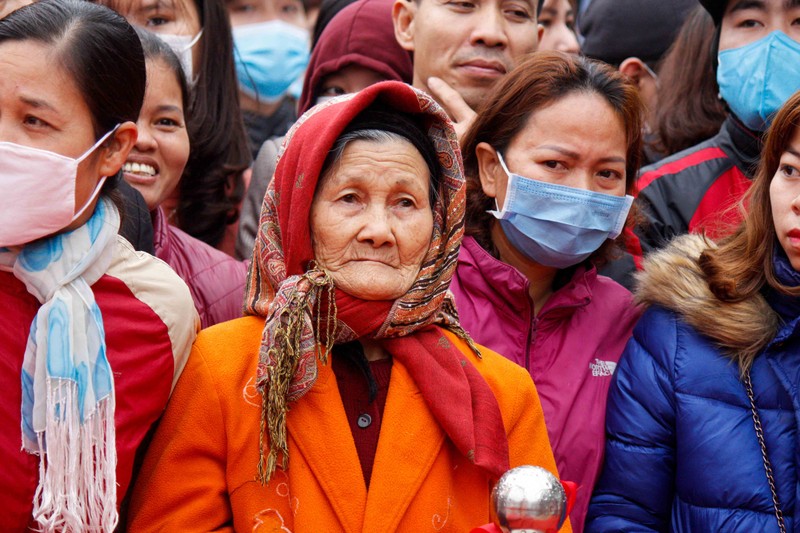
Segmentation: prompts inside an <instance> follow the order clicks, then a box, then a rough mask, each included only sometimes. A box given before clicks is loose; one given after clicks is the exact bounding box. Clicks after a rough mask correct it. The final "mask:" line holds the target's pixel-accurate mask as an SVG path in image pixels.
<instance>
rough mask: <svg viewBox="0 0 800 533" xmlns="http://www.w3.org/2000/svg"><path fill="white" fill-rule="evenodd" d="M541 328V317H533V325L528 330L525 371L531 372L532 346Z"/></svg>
mask: <svg viewBox="0 0 800 533" xmlns="http://www.w3.org/2000/svg"><path fill="white" fill-rule="evenodd" d="M538 326H539V317H533V323H532V324H531V326H530V327H529V328H528V343H527V344H526V345H525V369H526V370H527V371H528V373H530V371H531V344H532V343H533V341H534V340H535V339H536V329H537V328H538Z"/></svg>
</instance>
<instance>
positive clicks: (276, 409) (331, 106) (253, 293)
mask: <svg viewBox="0 0 800 533" xmlns="http://www.w3.org/2000/svg"><path fill="white" fill-rule="evenodd" d="M378 102H379V103H380V104H381V105H382V106H384V107H388V108H390V109H394V110H396V111H398V112H402V113H409V114H412V115H416V116H417V117H418V118H419V119H420V120H422V121H423V122H424V124H426V128H427V133H428V136H429V138H430V139H431V140H432V141H433V143H434V146H435V148H436V151H437V154H438V160H439V164H440V165H441V169H442V180H441V183H440V186H439V191H438V193H439V194H438V199H437V201H436V203H435V205H434V206H433V215H434V216H433V218H434V224H433V233H432V237H431V243H430V247H429V248H428V251H427V253H426V255H425V257H424V259H423V262H422V266H421V268H420V271H419V274H418V276H417V278H416V280H415V282H414V283H413V285H412V286H411V288H410V289H409V290H408V292H407V293H406V294H405V295H403V296H401V297H400V298H398V299H397V300H394V301H379V302H376V301H365V300H361V299H359V298H358V295H351V294H347V293H344V292H343V291H341V290H339V289H337V288H336V287H335V285H334V283H333V281H332V280H331V278H330V276H329V274H328V273H327V272H325V271H324V270H323V269H321V268H319V267H318V266H317V265H316V263H315V262H314V256H313V250H312V243H311V236H310V227H309V213H310V209H311V203H312V200H313V197H314V192H315V190H316V186H317V182H318V180H319V177H320V173H321V169H322V164H323V162H324V160H325V158H326V156H327V154H328V151H329V150H330V148H331V147H332V146H333V144H334V142H335V141H336V139H337V138H338V136H339V135H340V134H341V132H342V131H343V130H344V129H345V127H346V126H347V125H348V124H349V123H350V122H351V121H352V120H353V119H354V118H355V117H356V116H357V115H358V113H359V112H361V111H362V110H364V109H366V108H367V107H369V106H370V105H371V104H373V103H378ZM464 209H465V188H464V177H463V169H462V163H461V155H460V151H459V148H458V141H457V139H456V136H455V132H454V130H453V128H452V125H451V123H450V121H449V120H448V118H447V115H446V114H445V113H444V111H443V110H442V109H441V108H440V107H439V106H438V104H436V103H435V102H434V101H433V100H432V99H431V98H430V97H428V96H427V95H425V94H424V93H421V92H419V91H416V90H415V89H413V88H411V87H410V86H408V85H405V84H403V83H400V82H392V81H390V82H384V83H380V84H377V85H373V86H371V87H369V88H367V89H365V90H363V91H361V92H360V93H357V94H355V95H352V96H347V97H343V98H337V99H335V100H332V101H330V102H328V103H325V104H322V105H319V106H316V107H314V108H312V109H311V110H310V111H309V112H307V113H306V114H305V115H303V116H302V117H301V118H300V119H299V120H298V122H297V123H296V124H295V125H294V126H293V128H292V129H291V130H290V132H289V134H288V135H287V138H286V141H285V143H284V146H283V148H282V153H281V154H279V160H278V165H277V167H276V171H275V176H274V178H273V180H272V182H271V183H270V185H269V189H268V190H267V194H266V196H265V198H264V203H263V206H262V213H261V220H260V228H259V232H258V235H257V237H256V244H255V250H254V256H253V262H252V264H251V266H250V272H249V275H248V282H247V290H246V295H245V311H246V313H248V314H252V315H258V316H264V317H266V323H265V327H264V333H263V337H262V343H261V350H260V361H259V365H258V372H257V387H258V390H259V391H260V392H261V394H262V399H263V409H262V421H261V437H262V438H261V443H260V445H261V459H260V461H259V465H258V474H259V479H260V480H261V481H262V482H263V483H266V482H268V481H269V479H270V477H271V475H272V473H273V472H274V470H275V468H276V467H277V466H280V467H281V468H283V469H286V468H287V467H288V445H287V437H286V413H287V411H288V409H289V404H290V403H291V402H294V401H298V400H299V399H300V398H302V396H303V395H304V394H306V393H307V392H308V391H309V390H310V389H311V388H312V387H313V385H314V382H315V381H316V379H317V361H322V362H323V363H327V356H328V354H329V352H330V349H331V347H332V346H333V344H337V343H343V342H349V341H352V340H354V339H358V338H371V339H376V340H378V341H379V342H380V344H381V345H382V347H383V348H384V349H385V350H386V351H387V352H388V353H390V354H391V355H392V357H393V358H395V360H397V361H398V362H400V364H402V365H403V366H405V367H406V368H407V370H408V371H409V374H410V375H411V377H412V378H413V379H414V381H415V383H416V384H417V386H418V387H419V389H420V392H421V393H422V396H423V397H424V399H425V401H426V404H427V406H428V408H429V409H430V411H431V413H432V414H433V416H434V417H435V418H436V420H437V421H438V422H439V424H440V425H441V426H442V428H443V429H444V431H445V432H446V433H447V435H448V437H449V438H450V440H451V441H452V442H453V444H454V445H455V446H456V448H457V449H458V450H459V451H460V452H461V453H462V454H464V456H466V457H467V458H469V459H470V460H471V461H473V462H474V463H475V464H476V465H478V466H479V467H481V468H483V469H484V470H485V471H486V472H487V473H488V474H489V475H490V476H491V477H493V478H498V477H499V476H500V475H502V474H503V473H504V472H505V471H506V470H507V469H508V441H507V437H506V433H505V429H504V427H503V422H502V417H501V414H500V409H499V407H498V405H497V400H496V399H495V397H494V394H493V393H492V391H491V389H490V388H489V386H488V384H487V383H486V382H485V380H484V379H483V377H482V376H481V375H480V373H479V372H478V371H477V369H476V368H475V367H474V366H473V365H472V363H470V362H469V361H468V360H467V359H466V358H465V357H464V355H463V353H462V352H461V351H460V350H459V349H458V348H457V347H455V346H453V345H452V343H450V342H449V341H448V340H447V338H446V337H445V336H444V335H443V333H442V331H441V329H440V327H437V326H441V327H443V328H446V329H449V330H451V331H453V332H455V333H456V334H457V335H458V336H459V337H461V338H463V339H465V340H466V341H467V342H468V343H469V344H470V346H471V347H472V348H473V349H474V350H475V351H476V352H477V349H476V348H475V346H474V344H472V341H471V340H470V339H469V336H468V335H467V334H466V333H465V332H464V330H463V329H462V328H461V326H460V325H459V323H458V318H457V315H456V312H455V306H454V305H453V300H452V295H451V294H450V293H449V291H448V288H449V285H450V280H451V279H452V276H453V273H454V272H455V268H456V261H457V258H458V250H459V246H460V243H461V238H462V236H463V232H464ZM267 434H268V435H267ZM267 437H268V439H267ZM267 440H268V442H266V441H267ZM279 463H280V464H279Z"/></svg>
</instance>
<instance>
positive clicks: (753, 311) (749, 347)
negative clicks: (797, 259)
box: [636, 234, 781, 364]
mask: <svg viewBox="0 0 800 533" xmlns="http://www.w3.org/2000/svg"><path fill="white" fill-rule="evenodd" d="M713 246H714V244H713V243H712V242H710V241H706V240H705V238H704V237H702V236H699V235H693V234H689V235H683V236H681V237H677V238H675V239H673V240H672V242H671V243H670V244H669V246H667V247H666V248H664V249H663V250H659V251H658V252H654V253H651V254H650V255H649V256H648V257H647V258H646V259H645V265H644V270H643V271H642V272H639V273H638V274H636V281H637V289H636V299H637V301H638V302H639V303H641V304H644V305H648V306H649V305H659V306H661V307H665V308H666V309H669V310H670V311H672V312H674V313H676V314H677V315H679V316H680V317H681V318H682V319H683V321H685V322H686V323H687V324H688V325H689V326H691V327H692V328H694V329H695V330H696V331H697V332H698V333H700V334H701V335H704V336H706V337H708V338H710V339H711V340H712V341H713V342H714V343H715V344H716V345H717V346H719V348H720V349H721V350H722V352H723V353H724V354H726V355H727V356H729V357H730V358H731V359H733V360H734V361H736V362H737V363H739V364H741V363H743V362H747V361H752V358H753V357H755V356H756V355H757V354H758V353H760V352H761V351H762V350H763V349H764V348H765V347H766V346H767V345H768V344H770V343H771V342H773V340H775V341H777V340H778V339H776V334H777V333H778V330H779V327H780V323H781V320H780V318H779V317H778V314H777V313H776V312H775V311H774V310H773V309H772V307H770V305H769V303H767V300H766V299H765V298H764V296H763V295H762V294H760V293H757V294H755V295H754V296H753V297H751V298H748V299H746V300H742V301H739V302H721V301H720V300H719V299H717V297H716V296H715V295H714V294H713V293H712V292H711V290H710V288H709V286H708V282H707V280H706V276H705V273H704V272H703V271H702V269H701V268H700V266H699V265H698V262H697V260H698V258H699V257H700V254H701V253H702V252H703V251H705V250H706V249H708V248H710V247H713Z"/></svg>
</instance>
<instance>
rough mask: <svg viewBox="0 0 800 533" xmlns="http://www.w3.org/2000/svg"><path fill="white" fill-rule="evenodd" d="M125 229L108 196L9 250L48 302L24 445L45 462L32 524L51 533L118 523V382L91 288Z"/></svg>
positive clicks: (33, 334)
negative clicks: (85, 215) (77, 217)
mask: <svg viewBox="0 0 800 533" xmlns="http://www.w3.org/2000/svg"><path fill="white" fill-rule="evenodd" d="M119 224H120V219H119V213H118V212H117V209H116V207H115V206H114V204H113V203H112V202H111V201H110V200H108V199H106V198H101V199H100V201H99V202H98V203H97V207H96V209H95V212H94V214H93V215H92V218H90V219H89V220H88V221H87V222H86V223H85V224H84V225H83V226H81V227H79V228H77V229H75V230H73V231H70V232H67V233H62V234H60V235H55V236H53V237H50V238H47V239H43V240H40V241H36V242H34V243H31V244H28V245H26V246H25V247H23V248H22V249H21V250H20V251H19V252H18V253H15V252H13V251H11V250H8V249H6V248H0V265H2V266H4V267H5V268H7V269H8V268H10V269H12V270H13V272H14V275H15V276H16V277H17V278H18V279H19V280H21V281H23V282H24V283H25V285H26V287H27V289H28V292H30V293H31V294H32V295H34V296H36V298H37V299H38V300H39V302H41V304H42V305H41V307H40V308H39V311H38V312H37V313H36V317H35V318H34V320H33V323H32V324H31V329H30V335H29V337H28V343H27V346H26V348H25V358H24V360H23V364H22V447H23V448H24V449H25V450H26V451H27V452H29V453H33V454H37V455H39V457H40V461H39V486H38V487H37V489H36V494H35V496H34V500H33V518H34V519H35V520H36V521H37V522H38V524H39V526H40V527H41V528H42V530H43V531H74V532H78V531H81V532H83V531H104V532H111V531H113V530H114V528H115V527H116V525H117V522H118V520H119V516H118V513H117V482H116V466H117V453H116V438H115V431H114V406H115V401H114V378H113V375H112V373H111V366H110V365H109V363H108V359H107V358H106V341H105V331H104V329H103V317H102V315H101V313H100V309H99V307H98V306H97V302H95V299H94V294H93V293H92V289H91V285H92V284H93V283H95V282H96V281H97V280H98V279H100V277H101V276H102V275H103V274H104V273H105V272H106V270H108V267H109V265H110V264H111V260H112V259H113V254H114V246H115V243H116V236H117V232H118V230H119Z"/></svg>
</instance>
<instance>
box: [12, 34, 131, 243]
mask: <svg viewBox="0 0 800 533" xmlns="http://www.w3.org/2000/svg"><path fill="white" fill-rule="evenodd" d="M54 54H55V52H54V50H53V49H52V47H51V46H49V45H45V44H41V43H38V42H36V41H30V40H24V41H7V42H5V43H3V44H0V72H2V75H1V76H0V142H11V143H15V144H20V145H24V146H31V147H34V148H39V149H42V150H47V151H50V152H55V153H57V154H61V155H64V156H67V157H71V158H78V157H80V156H82V155H83V154H84V153H85V152H86V151H87V150H89V148H91V147H92V145H94V144H95V141H96V139H95V133H94V126H93V123H92V115H91V112H90V111H89V107H88V105H87V104H86V101H85V100H84V98H83V95H82V94H81V92H80V90H79V89H78V86H77V85H76V83H75V80H74V79H73V78H72V76H70V74H69V73H68V72H67V71H66V70H64V69H63V68H61V66H60V62H59V61H58V60H56V58H54V57H53V56H54ZM100 152H101V149H98V150H97V151H95V153H93V154H90V155H89V156H87V157H86V159H84V160H83V161H82V162H81V163H80V165H78V175H77V181H76V184H75V206H76V212H77V210H79V209H80V208H81V207H83V205H84V204H86V202H87V201H88V200H89V198H90V196H91V194H92V193H93V192H94V190H95V188H96V187H97V183H98V181H99V179H100V177H101V175H102V174H101V172H102V169H101V166H100V164H99V159H100V157H99V155H98V154H99V153H100ZM120 163H121V162H120ZM117 169H119V167H118V166H117ZM105 175H108V174H105ZM65 179H69V176H67V177H65ZM2 186H3V178H2V176H0V190H2ZM87 211H88V213H86V214H85V215H84V217H83V219H81V220H77V221H75V222H74V223H73V224H71V225H70V226H67V228H69V229H72V228H75V227H78V226H80V225H81V224H82V223H83V221H85V219H87V218H88V217H89V216H90V215H91V212H92V211H93V210H92V209H88V210H87Z"/></svg>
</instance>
